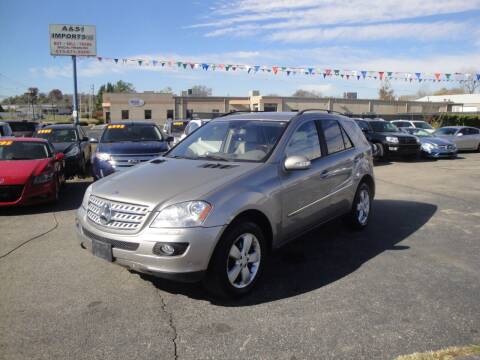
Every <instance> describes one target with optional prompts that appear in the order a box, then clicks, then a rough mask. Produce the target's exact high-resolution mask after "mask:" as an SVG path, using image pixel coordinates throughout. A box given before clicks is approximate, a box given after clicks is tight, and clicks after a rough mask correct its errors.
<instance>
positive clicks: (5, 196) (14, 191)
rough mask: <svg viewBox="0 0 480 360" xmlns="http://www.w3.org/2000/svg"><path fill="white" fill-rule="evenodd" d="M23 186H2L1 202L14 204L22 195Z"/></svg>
mask: <svg viewBox="0 0 480 360" xmlns="http://www.w3.org/2000/svg"><path fill="white" fill-rule="evenodd" d="M22 191H23V185H0V202H14V201H17V200H18V199H19V198H20V196H21V195H22Z"/></svg>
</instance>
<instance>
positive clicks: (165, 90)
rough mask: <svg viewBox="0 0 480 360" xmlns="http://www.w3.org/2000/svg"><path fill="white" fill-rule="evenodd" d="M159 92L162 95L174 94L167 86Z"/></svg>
mask: <svg viewBox="0 0 480 360" xmlns="http://www.w3.org/2000/svg"><path fill="white" fill-rule="evenodd" d="M160 92H161V93H163V94H172V95H175V92H174V91H173V89H172V88H171V87H170V86H167V87H165V88H163V89H162V90H160Z"/></svg>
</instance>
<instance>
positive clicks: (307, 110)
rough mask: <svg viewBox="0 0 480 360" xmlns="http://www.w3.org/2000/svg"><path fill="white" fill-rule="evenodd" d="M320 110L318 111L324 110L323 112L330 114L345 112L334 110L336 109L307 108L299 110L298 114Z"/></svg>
mask: <svg viewBox="0 0 480 360" xmlns="http://www.w3.org/2000/svg"><path fill="white" fill-rule="evenodd" d="M309 111H311V112H318V111H323V112H326V113H329V114H339V115H344V116H345V114H344V113H341V112H339V111H334V110H327V109H305V110H301V111H299V112H298V115H303V114H305V113H306V112H309Z"/></svg>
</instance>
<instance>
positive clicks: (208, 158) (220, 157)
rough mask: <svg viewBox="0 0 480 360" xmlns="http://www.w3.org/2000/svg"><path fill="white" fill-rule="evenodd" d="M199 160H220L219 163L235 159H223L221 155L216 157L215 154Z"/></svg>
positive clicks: (201, 157)
mask: <svg viewBox="0 0 480 360" xmlns="http://www.w3.org/2000/svg"><path fill="white" fill-rule="evenodd" d="M198 159H206V160H218V161H233V159H229V158H226V157H223V156H221V155H215V154H209V155H204V156H199V157H198Z"/></svg>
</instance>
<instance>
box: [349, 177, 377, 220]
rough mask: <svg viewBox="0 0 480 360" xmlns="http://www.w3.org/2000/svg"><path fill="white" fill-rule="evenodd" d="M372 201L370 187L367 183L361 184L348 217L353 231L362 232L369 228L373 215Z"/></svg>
mask: <svg viewBox="0 0 480 360" xmlns="http://www.w3.org/2000/svg"><path fill="white" fill-rule="evenodd" d="M365 196H366V198H365ZM372 200H373V198H372V191H371V189H370V186H368V184H367V183H366V182H362V183H360V185H359V186H358V188H357V192H356V193H355V197H354V199H353V204H352V209H351V210H350V214H349V215H348V220H349V223H350V225H351V227H352V228H353V229H356V230H362V229H364V228H366V227H367V225H368V222H369V220H370V216H371V213H372ZM360 204H362V205H360Z"/></svg>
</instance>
